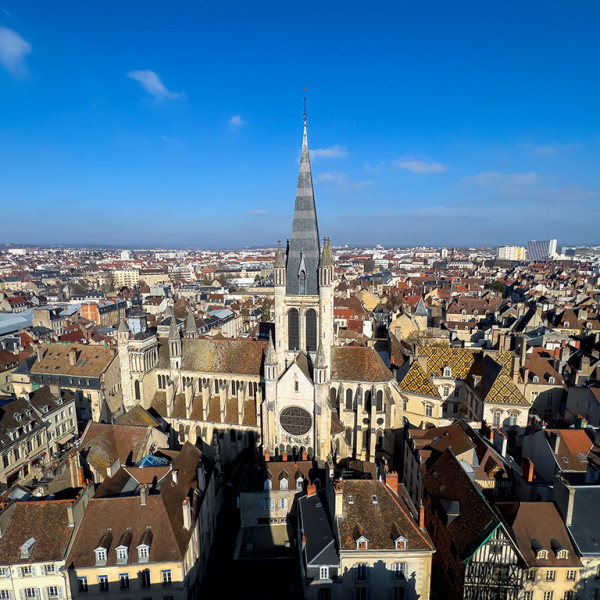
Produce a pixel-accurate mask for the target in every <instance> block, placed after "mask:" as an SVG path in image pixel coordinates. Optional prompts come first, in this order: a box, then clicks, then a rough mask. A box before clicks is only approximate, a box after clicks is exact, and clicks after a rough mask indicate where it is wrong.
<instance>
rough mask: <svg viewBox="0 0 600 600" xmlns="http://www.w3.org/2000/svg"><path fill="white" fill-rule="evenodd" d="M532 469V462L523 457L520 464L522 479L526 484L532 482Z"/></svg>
mask: <svg viewBox="0 0 600 600" xmlns="http://www.w3.org/2000/svg"><path fill="white" fill-rule="evenodd" d="M533 467H534V465H533V462H532V461H531V460H530V459H528V458H526V457H523V462H522V469H523V479H524V480H525V481H527V482H528V483H531V482H532V481H533V475H534V468H533Z"/></svg>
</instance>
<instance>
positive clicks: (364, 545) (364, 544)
mask: <svg viewBox="0 0 600 600" xmlns="http://www.w3.org/2000/svg"><path fill="white" fill-rule="evenodd" d="M356 549H357V550H368V549H369V542H368V541H366V540H359V541H358V542H356Z"/></svg>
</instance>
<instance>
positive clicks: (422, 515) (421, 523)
mask: <svg viewBox="0 0 600 600" xmlns="http://www.w3.org/2000/svg"><path fill="white" fill-rule="evenodd" d="M419 528H420V529H425V507H424V506H423V503H422V502H421V503H420V504H419Z"/></svg>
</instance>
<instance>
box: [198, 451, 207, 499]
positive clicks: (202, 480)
mask: <svg viewBox="0 0 600 600" xmlns="http://www.w3.org/2000/svg"><path fill="white" fill-rule="evenodd" d="M198 489H199V490H200V492H204V490H206V473H205V472H204V465H203V464H202V459H200V461H199V463H198Z"/></svg>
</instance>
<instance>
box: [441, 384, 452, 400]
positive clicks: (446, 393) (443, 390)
mask: <svg viewBox="0 0 600 600" xmlns="http://www.w3.org/2000/svg"><path fill="white" fill-rule="evenodd" d="M442 393H443V396H444V398H446V396H449V395H450V388H449V387H448V386H447V385H445V386H444V387H443V389H442Z"/></svg>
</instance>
